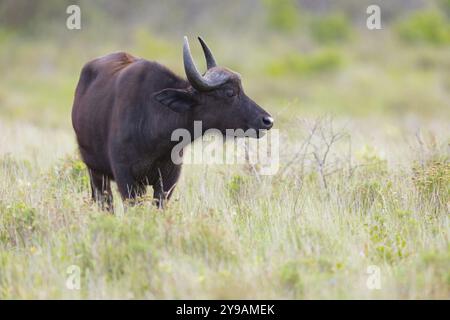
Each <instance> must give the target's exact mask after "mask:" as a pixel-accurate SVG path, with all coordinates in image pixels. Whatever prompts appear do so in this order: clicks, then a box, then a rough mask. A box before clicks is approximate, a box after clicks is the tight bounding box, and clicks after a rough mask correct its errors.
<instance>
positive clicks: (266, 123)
mask: <svg viewBox="0 0 450 320" xmlns="http://www.w3.org/2000/svg"><path fill="white" fill-rule="evenodd" d="M262 123H263V125H264V127H266V128H267V129H270V128H272V126H273V118H272V117H267V116H266V117H263V118H262Z"/></svg>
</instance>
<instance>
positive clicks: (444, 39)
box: [397, 11, 450, 45]
mask: <svg viewBox="0 0 450 320" xmlns="http://www.w3.org/2000/svg"><path fill="white" fill-rule="evenodd" d="M397 32H398V35H399V36H400V39H402V40H403V41H405V42H407V43H412V44H419V43H424V44H433V45H445V44H449V43H450V25H449V24H448V22H447V21H446V19H445V17H444V16H443V15H442V14H441V13H440V12H438V11H424V12H422V11H421V12H417V13H414V14H412V15H411V16H410V17H409V18H408V19H407V20H405V21H403V22H400V23H399V24H398V25H397Z"/></svg>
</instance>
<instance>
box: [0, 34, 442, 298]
mask: <svg viewBox="0 0 450 320" xmlns="http://www.w3.org/2000/svg"><path fill="white" fill-rule="evenodd" d="M365 36H367V35H354V36H353V40H349V41H350V42H348V43H347V44H346V45H339V46H338V45H324V46H313V45H311V47H308V48H307V49H306V50H304V49H299V48H301V44H300V43H299V42H295V41H287V40H286V38H283V37H281V36H279V35H277V34H272V35H269V36H268V37H267V38H266V39H265V41H264V42H258V41H257V40H256V39H255V40H254V41H252V42H249V41H247V40H246V39H245V36H243V37H242V38H239V37H237V38H236V39H233V41H234V42H233V43H234V45H233V46H232V47H230V46H229V41H230V39H229V38H226V37H225V36H224V37H223V38H212V39H211V40H209V39H207V40H208V41H209V43H210V45H211V47H212V49H213V50H214V52H215V55H216V57H217V59H218V60H219V61H220V63H221V64H224V65H227V66H230V67H231V68H233V69H235V70H237V71H238V72H239V73H241V74H242V76H243V79H244V86H245V87H246V88H247V93H248V94H249V95H250V96H251V97H254V98H255V100H256V101H258V102H260V103H261V105H263V106H264V107H265V108H266V109H267V110H269V111H270V112H271V113H272V114H273V115H274V118H275V119H276V126H275V128H276V129H279V131H280V137H281V139H280V170H279V171H278V173H277V174H275V175H272V176H262V175H259V174H258V173H257V171H255V170H253V168H250V167H249V166H247V165H239V166H238V165H233V166H226V165H186V166H184V168H183V174H182V178H181V180H180V182H179V184H178V186H177V188H176V190H175V194H174V197H173V200H172V201H171V202H170V204H169V206H168V208H167V209H166V210H165V211H159V210H157V209H156V208H155V207H153V206H152V205H151V203H150V200H149V199H142V204H141V205H138V206H135V207H128V206H126V205H125V207H124V205H123V204H122V203H121V201H120V197H119V195H118V193H117V189H114V194H115V207H116V214H115V215H110V214H107V213H105V212H102V211H101V210H99V209H98V208H97V206H96V205H94V204H92V203H91V202H90V188H89V180H88V175H87V172H86V170H85V167H84V164H83V163H82V162H81V161H80V160H79V156H78V152H77V148H76V144H75V137H74V133H73V130H72V128H71V124H70V109H71V105H72V99H73V92H74V89H75V86H76V82H77V80H78V76H79V71H80V69H81V67H82V65H83V63H84V62H86V61H88V60H89V59H91V58H93V57H96V56H99V55H103V54H105V53H108V52H111V51H116V50H127V51H129V52H131V53H133V54H136V55H138V56H142V57H145V58H148V59H152V60H158V61H160V62H162V63H165V64H166V65H168V66H169V67H170V68H171V69H173V70H174V71H176V72H178V73H179V74H183V73H182V60H181V37H175V36H173V37H168V38H159V37H156V36H154V35H152V34H151V33H150V32H148V31H146V30H140V29H138V30H136V32H134V33H133V34H132V35H130V41H126V42H123V43H120V44H117V43H114V42H107V41H105V42H104V43H101V44H100V43H99V42H95V41H94V42H93V43H92V41H91V39H89V38H83V36H81V35H80V36H78V37H77V38H76V39H72V40H71V41H69V40H66V42H64V41H63V43H59V45H55V43H54V42H52V41H51V40H49V39H47V41H34V40H33V39H23V38H21V37H18V36H17V37H16V36H14V35H10V34H8V33H7V32H6V31H5V32H3V33H0V46H1V47H2V49H3V48H8V50H1V51H0V65H1V69H2V70H8V72H6V73H2V77H0V299H11V298H12V299H18V298H19V299H24V298H38V299H45V298H57V299H58V298H75V299H78V298H92V299H99V298H149V299H165V298H176V299H178V298H207V299H210V298H223V299H227V298H239V299H241V298H243V299H251V298H255V299H280V298H286V299H313V298H325V299H336V298H338V299H340V298H346V299H356V298H361V299H370V298H376V299H378V298H386V299H398V298H403V299H423V298H432V299H438V298H449V297H450V269H449V265H450V244H449V230H450V228H449V214H448V213H449V206H450V163H449V143H450V132H449V123H450V122H449V121H450V107H449V101H450V90H449V88H450V76H449V74H450V73H449V71H450V58H449V57H450V55H449V53H450V51H449V49H448V48H447V47H446V46H443V47H439V46H437V47H434V46H417V47H414V49H411V47H409V46H407V45H400V44H399V43H398V42H397V40H396V39H395V37H393V36H392V35H390V34H385V33H380V34H378V35H377V36H373V37H372V38H370V40H368V39H367V38H364V37H365ZM283 39H284V40H283ZM289 39H291V40H292V37H291V38H289ZM87 43H89V45H88V44H87ZM302 43H303V42H302ZM381 44H382V45H383V50H382V52H378V51H377V50H378V48H379V47H380V45H381ZM191 47H192V48H193V52H194V54H195V56H196V57H201V52H200V50H199V48H198V45H197V44H195V45H193V44H191ZM237 47H238V48H239V50H240V55H239V57H236V54H235V52H236V51H235V49H234V48H237ZM265 48H270V49H266V50H265ZM238 58H239V59H238ZM198 61H199V62H198V64H199V65H202V63H200V62H201V59H199V58H198ZM317 159H320V161H319V160H317ZM70 266H76V267H77V268H79V270H80V277H81V278H80V279H81V282H80V288H79V290H72V289H71V288H70V286H67V281H68V279H69V278H70V274H69V273H70V272H71V271H70V270H71V269H70ZM370 266H376V267H377V268H379V271H380V277H381V278H380V279H381V282H380V288H378V289H371V288H370V286H369V287H368V286H367V281H368V280H369V277H370V274H368V268H369V267H370ZM68 268H69V269H68ZM369 270H370V268H369ZM68 272H69V273H68Z"/></svg>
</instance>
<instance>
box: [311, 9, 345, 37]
mask: <svg viewBox="0 0 450 320" xmlns="http://www.w3.org/2000/svg"><path fill="white" fill-rule="evenodd" d="M310 31H311V35H312V37H313V38H314V39H315V40H316V41H317V42H319V43H335V42H340V41H347V40H349V39H350V38H351V26H350V24H349V22H348V20H347V19H346V17H345V16H343V15H339V14H336V15H330V16H326V17H317V18H315V19H314V20H313V21H312V23H311V25H310Z"/></svg>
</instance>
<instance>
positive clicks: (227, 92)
mask: <svg viewBox="0 0 450 320" xmlns="http://www.w3.org/2000/svg"><path fill="white" fill-rule="evenodd" d="M225 94H226V95H227V97H230V98H231V97H234V96H235V95H236V92H235V91H234V90H233V89H227V90H226V91H225Z"/></svg>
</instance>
